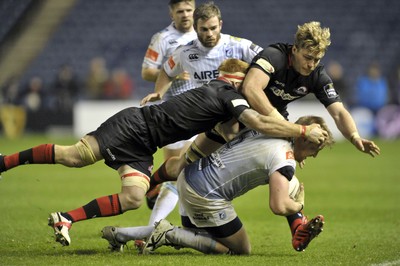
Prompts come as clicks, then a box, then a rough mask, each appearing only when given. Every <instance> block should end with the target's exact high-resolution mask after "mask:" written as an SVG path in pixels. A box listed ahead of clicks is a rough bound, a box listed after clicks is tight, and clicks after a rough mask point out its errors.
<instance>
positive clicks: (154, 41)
mask: <svg viewBox="0 0 400 266" xmlns="http://www.w3.org/2000/svg"><path fill="white" fill-rule="evenodd" d="M196 38H197V35H196V32H195V31H194V30H192V31H190V32H180V31H178V30H177V29H176V28H175V26H174V23H171V24H170V25H169V26H168V27H166V28H165V29H163V30H162V31H159V32H157V33H156V34H154V35H153V37H152V38H151V41H150V44H149V47H148V48H147V51H146V54H145V56H144V59H143V63H142V68H156V69H160V68H161V67H162V65H163V64H164V62H165V61H167V59H168V57H169V56H170V55H171V54H172V52H173V51H175V49H176V48H177V47H179V46H180V45H184V44H187V43H188V42H190V41H192V40H194V39H196ZM191 88H192V85H191V84H190V82H187V81H184V80H174V81H173V82H172V85H171V87H170V89H169V91H168V92H167V94H166V95H165V99H168V98H169V97H170V96H172V95H175V94H177V93H175V91H176V90H177V91H178V90H179V91H180V90H183V91H185V90H188V89H191Z"/></svg>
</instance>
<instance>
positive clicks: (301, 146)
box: [294, 138, 322, 162]
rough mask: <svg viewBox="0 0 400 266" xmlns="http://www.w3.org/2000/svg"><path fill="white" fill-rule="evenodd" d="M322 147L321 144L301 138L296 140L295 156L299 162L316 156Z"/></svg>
mask: <svg viewBox="0 0 400 266" xmlns="http://www.w3.org/2000/svg"><path fill="white" fill-rule="evenodd" d="M321 149H322V147H320V145H319V144H316V143H313V142H310V141H308V140H306V139H302V138H299V139H297V140H296V142H295V152H294V158H295V160H296V161H297V162H302V161H304V160H305V159H307V157H314V158H315V157H317V155H318V152H319V151H320V150H321Z"/></svg>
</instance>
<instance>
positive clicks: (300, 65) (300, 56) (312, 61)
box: [292, 46, 323, 76]
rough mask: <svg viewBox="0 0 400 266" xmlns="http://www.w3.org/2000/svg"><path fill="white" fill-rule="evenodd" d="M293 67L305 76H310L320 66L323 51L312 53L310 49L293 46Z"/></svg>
mask: <svg viewBox="0 0 400 266" xmlns="http://www.w3.org/2000/svg"><path fill="white" fill-rule="evenodd" d="M292 53H293V58H292V60H293V67H294V69H295V70H296V71H297V72H299V73H300V74H301V75H303V76H308V75H310V74H311V72H313V71H314V70H315V68H316V67H317V66H318V64H319V62H320V61H321V58H322V57H323V54H321V53H311V52H310V51H309V50H308V49H303V48H300V49H298V48H297V47H296V46H293V49H292Z"/></svg>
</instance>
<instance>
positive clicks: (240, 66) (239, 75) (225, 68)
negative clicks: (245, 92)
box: [218, 58, 249, 88]
mask: <svg viewBox="0 0 400 266" xmlns="http://www.w3.org/2000/svg"><path fill="white" fill-rule="evenodd" d="M248 69H249V64H248V63H246V62H244V61H242V60H239V59H235V58H230V59H226V60H224V61H222V63H221V65H220V66H219V67H218V71H219V77H221V78H224V79H226V80H228V81H230V82H231V84H232V85H233V86H235V87H236V88H239V87H240V85H242V83H243V80H244V77H245V76H246V73H247V71H248Z"/></svg>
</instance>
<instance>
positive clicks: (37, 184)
mask: <svg viewBox="0 0 400 266" xmlns="http://www.w3.org/2000/svg"><path fill="white" fill-rule="evenodd" d="M75 141H76V139H71V138H70V139H68V138H62V139H60V138H58V139H57V138H56V139H54V138H46V137H44V136H26V137H24V138H23V139H19V140H7V139H4V138H0V149H1V150H0V151H1V152H2V153H4V154H10V153H13V152H16V151H20V150H24V149H27V148H30V147H32V146H36V145H38V144H41V143H57V144H71V143H74V142H75ZM376 142H377V143H378V144H379V145H380V147H381V149H382V155H381V156H379V157H377V158H374V159H372V158H370V157H369V156H368V155H365V154H362V153H360V152H357V151H356V150H355V148H354V147H353V146H352V145H350V144H349V143H347V142H344V143H342V142H339V143H337V144H336V145H335V146H334V147H333V148H332V149H331V150H323V151H322V152H320V153H319V156H318V158H317V159H313V158H310V159H308V160H307V164H306V167H305V169H298V171H297V174H296V175H297V176H298V178H299V179H300V181H301V182H304V184H305V189H306V206H305V213H306V214H307V215H308V216H315V215H317V214H323V215H324V216H325V221H326V223H325V229H324V232H323V233H322V234H321V235H320V236H319V237H318V238H316V239H315V240H313V242H311V244H310V246H309V247H308V248H307V250H306V251H305V252H300V253H299V252H296V251H294V250H293V249H292V247H291V236H290V232H289V229H288V225H287V222H286V219H285V218H283V217H278V216H274V215H273V214H272V213H271V211H270V210H269V208H268V188H267V187H265V186H264V187H259V188H257V189H255V190H253V191H251V192H249V193H248V194H246V195H244V196H242V197H240V198H238V199H236V200H235V201H234V204H235V207H236V210H237V212H238V214H239V216H240V218H241V219H242V221H243V223H244V225H245V227H246V230H247V232H248V234H249V236H250V239H251V242H252V255H251V256H224V255H218V256H217V255H213V256H210V255H208V256H206V255H203V254H201V253H199V252H196V251H193V250H190V249H181V250H175V249H173V248H170V247H162V248H160V249H159V250H157V253H156V254H154V255H150V256H141V255H137V253H136V252H135V250H133V249H131V250H129V251H128V252H124V253H110V252H109V251H108V250H107V242H106V241H105V240H104V239H101V238H100V230H101V229H102V228H103V227H104V226H106V225H116V226H138V225H145V224H147V221H148V218H149V215H150V210H148V209H147V207H146V206H145V205H143V206H142V207H141V208H140V209H139V210H136V211H130V212H127V213H125V214H123V215H120V216H116V217H108V218H99V219H92V220H88V221H84V222H79V223H76V224H74V225H73V227H72V229H71V234H70V235H71V238H72V244H71V246H69V247H61V246H60V245H59V244H58V243H55V242H54V238H53V230H52V229H51V228H50V227H48V226H47V217H48V214H49V213H50V212H53V211H67V210H71V209H75V208H76V207H79V206H82V205H84V204H86V203H88V202H89V201H91V200H92V199H94V198H97V197H99V196H104V195H109V194H113V193H116V192H118V191H119V189H120V182H119V177H118V175H117V174H116V173H115V171H113V170H112V169H110V168H108V167H107V166H106V165H104V164H103V163H102V162H99V163H97V164H95V165H92V166H88V167H85V168H81V169H71V168H66V167H63V166H60V165H28V166H22V167H18V168H15V169H13V170H10V171H8V172H5V173H3V180H1V181H0V228H1V234H0V265H44V264H54V265H70V264H71V265H128V264H129V265H131V264H134V265H177V264H181V265H189V264H190V265H227V264H232V263H235V264H241V265H262V264H263V265H265V264H266V265H299V264H300V265H311V264H313V265H375V264H378V265H379V264H380V265H398V264H400V238H399V237H398V235H399V233H400V205H399V203H398V202H399V199H400V182H399V178H400V174H399V173H398V172H397V171H396V170H397V167H396V164H397V163H398V162H399V160H398V157H397V155H398V152H399V151H400V141H399V140H397V141H380V140H377V141H376ZM160 163H161V158H160V156H159V154H156V160H155V165H159V164H160ZM168 219H169V220H170V221H171V222H172V223H174V224H179V216H178V214H177V211H175V212H174V213H172V214H171V215H170V216H169V218H168ZM131 247H132V246H131Z"/></svg>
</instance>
